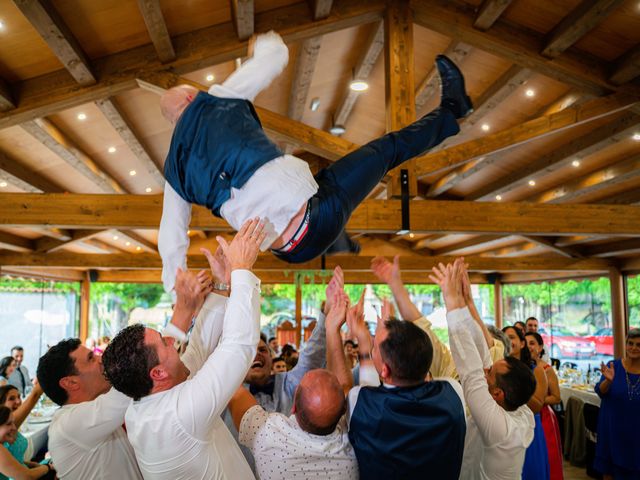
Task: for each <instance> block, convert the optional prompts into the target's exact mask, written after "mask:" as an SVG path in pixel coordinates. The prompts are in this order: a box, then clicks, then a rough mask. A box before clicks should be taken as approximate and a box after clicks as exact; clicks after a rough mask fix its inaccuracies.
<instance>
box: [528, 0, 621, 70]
mask: <svg viewBox="0 0 640 480" xmlns="http://www.w3.org/2000/svg"><path fill="white" fill-rule="evenodd" d="M623 1H624V0H595V1H594V0H582V2H580V3H579V4H578V6H576V8H574V9H573V10H572V11H571V13H569V15H567V16H566V17H564V18H563V19H562V20H561V21H560V23H559V24H558V25H556V26H555V27H554V29H553V30H551V32H550V33H549V35H548V41H547V43H546V44H545V46H544V48H543V49H542V52H541V53H542V55H544V56H545V57H548V58H556V57H557V56H558V55H560V54H561V53H563V52H564V51H565V50H567V49H568V48H569V47H571V46H572V45H573V44H574V43H576V42H577V41H578V40H580V39H581V38H582V37H584V36H585V35H586V34H587V33H588V32H589V31H591V30H592V29H593V28H595V27H596V26H597V25H598V24H599V23H600V22H602V21H603V20H604V19H605V18H607V16H608V15H609V14H610V13H611V12H613V10H614V9H615V8H617V7H618V6H619V5H620V4H621V3H622V2H623Z"/></svg>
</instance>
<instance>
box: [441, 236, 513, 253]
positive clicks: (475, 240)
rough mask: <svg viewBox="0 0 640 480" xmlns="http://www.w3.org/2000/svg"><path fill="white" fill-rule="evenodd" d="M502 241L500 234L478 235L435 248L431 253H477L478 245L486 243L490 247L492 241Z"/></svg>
mask: <svg viewBox="0 0 640 480" xmlns="http://www.w3.org/2000/svg"><path fill="white" fill-rule="evenodd" d="M503 241H504V237H502V236H501V235H480V236H476V237H472V238H470V239H468V240H464V241H462V242H458V243H454V244H452V245H447V246H446V247H441V248H436V249H434V250H433V254H434V255H436V256H440V255H468V254H475V253H477V250H478V248H477V247H478V245H486V246H487V248H492V243H495V242H503Z"/></svg>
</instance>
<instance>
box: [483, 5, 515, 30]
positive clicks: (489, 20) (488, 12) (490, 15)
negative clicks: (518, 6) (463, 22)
mask: <svg viewBox="0 0 640 480" xmlns="http://www.w3.org/2000/svg"><path fill="white" fill-rule="evenodd" d="M512 1H513V0H484V2H482V5H481V6H480V10H478V14H477V15H476V18H475V20H474V22H473V26H474V27H476V28H477V29H479V30H489V29H490V28H491V26H492V25H493V24H494V23H496V21H497V20H498V18H500V15H502V13H503V12H504V11H505V10H506V9H507V7H508V6H509V5H510V4H511V2H512Z"/></svg>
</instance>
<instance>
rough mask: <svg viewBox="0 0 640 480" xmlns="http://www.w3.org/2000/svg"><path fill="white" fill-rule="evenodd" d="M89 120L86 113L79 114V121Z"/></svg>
mask: <svg viewBox="0 0 640 480" xmlns="http://www.w3.org/2000/svg"><path fill="white" fill-rule="evenodd" d="M86 119H87V114H86V113H79V114H78V120H86Z"/></svg>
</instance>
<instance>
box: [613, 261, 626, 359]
mask: <svg viewBox="0 0 640 480" xmlns="http://www.w3.org/2000/svg"><path fill="white" fill-rule="evenodd" d="M609 282H610V283H611V326H612V329H613V355H614V357H615V358H621V357H623V356H624V337H625V335H626V327H627V318H626V316H627V308H626V305H625V294H624V279H623V276H622V273H621V272H620V270H619V269H617V268H611V269H610V270H609Z"/></svg>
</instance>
